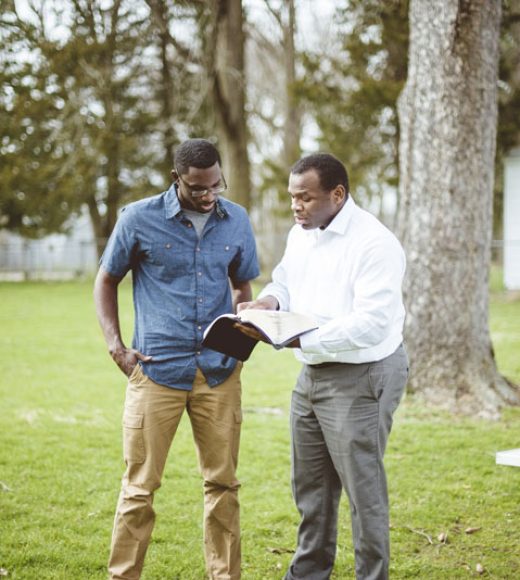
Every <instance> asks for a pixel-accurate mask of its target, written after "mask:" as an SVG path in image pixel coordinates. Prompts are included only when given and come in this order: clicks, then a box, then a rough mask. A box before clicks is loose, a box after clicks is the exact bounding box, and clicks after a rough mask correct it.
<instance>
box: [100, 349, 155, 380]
mask: <svg viewBox="0 0 520 580" xmlns="http://www.w3.org/2000/svg"><path fill="white" fill-rule="evenodd" d="M110 356H111V357H112V358H113V359H114V362H115V363H116V364H117V366H118V367H119V368H120V369H121V370H122V371H123V372H124V373H125V375H126V376H127V377H129V376H130V375H131V374H132V371H133V370H134V369H135V367H136V365H137V363H138V361H140V360H141V361H143V362H149V361H151V360H152V357H151V356H146V355H144V354H142V353H140V352H139V351H138V350H135V349H134V348H124V347H121V348H118V349H115V350H111V351H110Z"/></svg>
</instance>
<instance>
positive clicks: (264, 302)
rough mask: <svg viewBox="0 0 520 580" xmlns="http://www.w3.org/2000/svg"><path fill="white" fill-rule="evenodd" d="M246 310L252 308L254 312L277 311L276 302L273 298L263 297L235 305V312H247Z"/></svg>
mask: <svg viewBox="0 0 520 580" xmlns="http://www.w3.org/2000/svg"><path fill="white" fill-rule="evenodd" d="M248 308H254V309H256V310H278V300H277V299H276V298H275V297H274V296H265V297H264V298H260V299H259V300H253V301H251V302H241V303H240V304H237V312H240V311H241V310H247V309H248Z"/></svg>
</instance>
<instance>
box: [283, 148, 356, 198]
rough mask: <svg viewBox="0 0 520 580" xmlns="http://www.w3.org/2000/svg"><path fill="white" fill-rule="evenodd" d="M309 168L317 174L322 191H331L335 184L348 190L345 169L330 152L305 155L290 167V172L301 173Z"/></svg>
mask: <svg viewBox="0 0 520 580" xmlns="http://www.w3.org/2000/svg"><path fill="white" fill-rule="evenodd" d="M311 169H314V170H315V171H316V173H317V174H318V177H319V178H320V185H321V188H322V189H323V190H324V191H332V190H333V189H334V188H335V187H336V186H337V185H343V187H344V188H345V191H346V192H347V193H348V192H349V184H348V174H347V170H346V168H345V166H344V165H343V163H341V161H340V160H339V159H337V158H336V157H334V155H331V154H330V153H312V154H311V155H306V156H305V157H302V158H301V159H299V160H298V161H297V162H296V163H295V164H294V165H293V166H292V167H291V173H295V174H297V175H301V174H302V173H305V172H307V171H310V170H311Z"/></svg>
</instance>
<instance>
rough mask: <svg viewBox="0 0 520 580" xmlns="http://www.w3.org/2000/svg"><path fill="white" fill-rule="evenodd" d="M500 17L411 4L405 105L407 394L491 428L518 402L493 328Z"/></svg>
mask: <svg viewBox="0 0 520 580" xmlns="http://www.w3.org/2000/svg"><path fill="white" fill-rule="evenodd" d="M500 13H501V7H500V1H499V0H471V1H470V0H412V2H411V4H410V53H409V58H410V60H409V68H408V80H407V83H406V86H405V88H404V90H403V93H402V95H401V97H400V100H399V119H400V124H401V143H400V196H401V200H400V211H399V220H398V221H399V229H400V237H401V239H402V241H403V244H404V247H405V250H406V252H407V257H408V272H407V277H406V281H405V299H406V304H407V311H408V316H407V323H406V339H407V346H408V350H409V353H410V360H411V376H410V387H411V389H412V390H413V391H414V392H416V393H417V395H418V396H419V397H421V398H422V399H423V400H424V401H425V402H426V403H427V404H431V405H433V406H438V407H442V408H446V409H450V410H454V411H456V412H461V413H465V414H469V415H473V416H477V415H478V416H483V417H497V416H498V414H499V411H500V408H501V407H502V406H504V405H506V404H518V403H519V402H520V393H519V390H518V388H517V387H515V386H513V385H512V384H511V383H509V382H508V381H507V380H506V379H505V378H504V377H502V376H501V375H500V374H499V373H498V371H497V368H496V364H495V359H494V354H493V348H492V345H491V339H490V334H489V327H488V278H489V264H490V256H491V234H492V192H493V170H494V156H495V139H496V127H497V66H498V41H499V27H500Z"/></svg>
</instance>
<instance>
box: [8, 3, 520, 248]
mask: <svg viewBox="0 0 520 580" xmlns="http://www.w3.org/2000/svg"><path fill="white" fill-rule="evenodd" d="M334 4H335V8H334V11H332V12H330V13H328V14H327V15H326V17H324V18H323V20H322V21H320V20H319V19H318V20H316V24H315V25H314V26H313V28H314V32H315V38H314V42H313V43H312V45H311V44H310V43H309V42H307V41H306V39H305V38H302V35H301V33H300V34H299V31H298V27H299V24H298V23H301V22H302V18H303V16H302V15H301V13H302V12H304V11H308V10H309V9H310V5H309V3H308V2H303V1H301V2H297V1H296V2H295V1H294V0H291V1H289V2H280V1H279V2H276V1H275V0H263V1H262V2H256V3H253V2H247V1H245V2H240V1H239V0H212V1H211V2H203V1H196V0H191V1H189V0H185V1H173V0H140V1H139V2H130V1H128V0H113V1H106V2H102V1H101V0H67V1H65V2H61V1H60V2H58V1H57V0H31V2H29V3H27V4H25V5H26V6H28V7H29V8H30V10H29V11H28V10H24V11H20V10H19V9H18V10H17V6H16V4H15V2H14V0H7V1H5V2H3V9H2V14H1V22H0V24H1V30H0V35H1V37H2V48H1V49H0V54H1V66H0V124H1V128H2V142H1V147H0V155H1V161H2V163H1V169H0V176H1V180H0V227H3V228H7V229H9V230H12V231H17V232H19V233H21V234H23V235H26V236H29V237H39V236H42V235H45V234H47V233H51V232H57V231H62V230H63V229H64V228H66V227H67V226H69V225H70V223H71V217H73V216H74V215H75V214H77V212H78V211H79V210H80V208H81V206H83V205H86V206H87V207H88V208H89V213H90V217H91V219H92V222H93V224H94V229H95V232H96V236H97V237H98V238H99V239H100V240H103V239H105V238H106V237H107V236H108V235H109V234H110V231H111V230H112V227H113V225H114V222H115V219H116V213H117V210H118V208H119V207H120V206H121V205H122V204H124V203H127V202H128V201H129V200H131V199H135V198H138V197H141V196H143V195H147V194H151V193H153V192H155V191H158V190H161V189H164V188H165V187H166V186H167V184H168V181H169V172H170V170H171V164H172V157H173V150H174V148H175V146H176V145H177V144H178V143H179V142H180V141H182V140H183V139H184V138H186V137H187V136H190V135H204V136H207V137H210V138H213V139H215V140H216V141H217V142H218V144H219V146H220V148H221V150H222V153H223V157H224V160H225V166H226V167H225V173H226V175H227V176H228V177H229V179H228V181H229V182H230V190H229V193H230V196H231V197H233V198H234V199H235V200H236V201H238V202H239V203H242V204H243V205H245V206H246V207H248V208H249V209H254V208H257V209H261V210H262V212H267V213H273V214H274V215H275V216H276V215H280V216H282V217H283V215H284V213H287V208H286V206H287V204H286V203H285V201H284V198H285V196H284V193H285V188H286V180H287V169H288V167H289V166H290V164H291V163H293V162H294V161H295V160H296V159H297V158H298V157H299V156H300V154H301V152H302V142H303V143H305V142H308V139H307V140H306V141H305V136H306V135H309V134H310V135H312V139H313V146H315V147H320V148H322V149H324V150H329V151H331V152H333V153H335V154H336V155H338V157H340V158H341V159H343V160H345V162H346V164H347V166H348V168H349V171H350V175H351V181H352V184H353V188H354V191H355V193H356V196H357V197H358V198H359V199H360V201H361V202H362V203H363V204H370V205H371V209H372V210H375V211H377V212H379V213H380V214H381V215H383V216H384V214H385V213H386V214H387V215H386V218H387V220H389V221H390V223H391V220H392V216H394V215H395V214H396V212H395V207H394V206H395V201H396V200H395V196H396V194H397V191H398V188H397V185H398V143H399V124H398V121H397V98H398V95H399V93H400V91H401V90H402V87H403V85H404V82H405V80H406V75H407V58H408V11H409V2H408V1H402V0H391V1H390V2H378V1H377V0H369V1H363V2H362V1H360V0H346V1H338V2H335V3H334ZM519 20H520V4H519V2H518V0H516V1H514V0H510V1H507V2H504V13H503V17H502V27H501V60H500V83H499V104H500V111H499V123H498V139H497V157H496V159H497V171H496V172H495V173H496V176H497V185H496V188H495V191H496V196H495V206H496V210H497V211H495V218H496V220H495V221H496V224H495V225H496V230H497V235H500V232H499V228H500V211H499V210H500V209H501V189H502V188H501V175H502V170H501V163H502V159H503V156H504V154H505V153H507V151H508V150H510V149H511V148H512V147H513V146H515V145H517V144H518V143H520V137H519V134H520V115H518V110H519V109H520V78H519V77H520V72H519V70H520V67H519V66H518V65H519V60H520V43H519V38H520V34H519V32H520V25H519ZM302 137H303V138H304V140H303V141H302ZM303 148H304V149H305V146H304V147H303ZM385 201H386V202H387V207H386V210H385ZM389 201H390V203H388V202H389ZM286 225H287V224H286V223H285V222H283V220H282V225H281V229H282V230H283V229H284V228H285V227H286ZM100 250H101V247H100Z"/></svg>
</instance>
